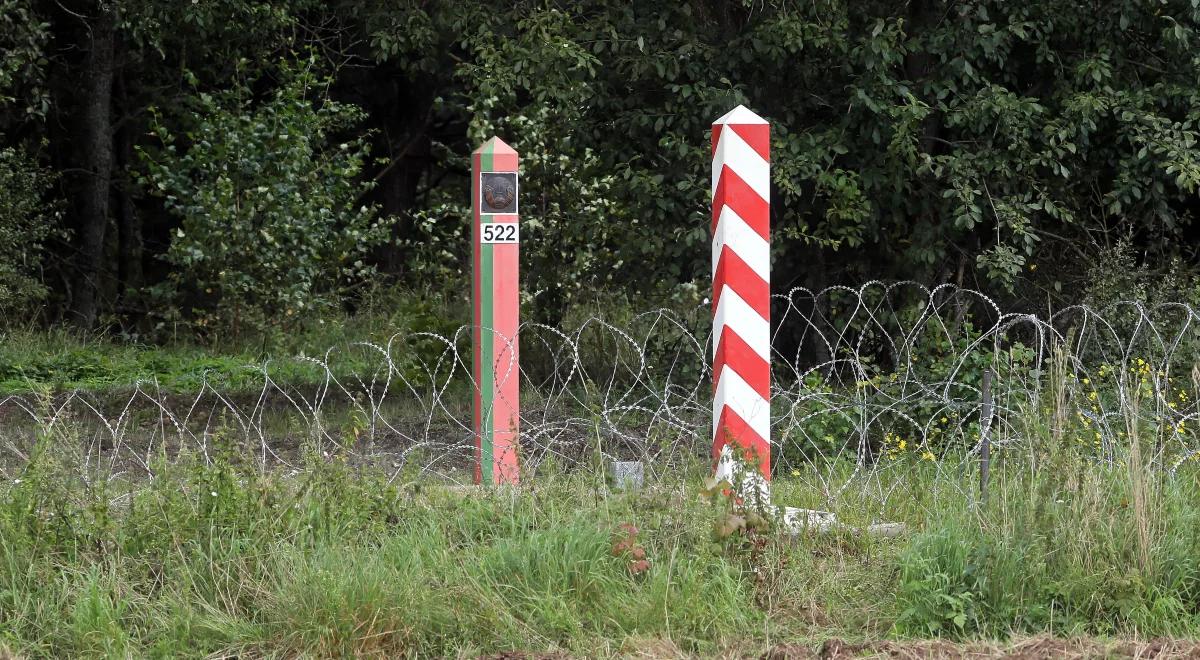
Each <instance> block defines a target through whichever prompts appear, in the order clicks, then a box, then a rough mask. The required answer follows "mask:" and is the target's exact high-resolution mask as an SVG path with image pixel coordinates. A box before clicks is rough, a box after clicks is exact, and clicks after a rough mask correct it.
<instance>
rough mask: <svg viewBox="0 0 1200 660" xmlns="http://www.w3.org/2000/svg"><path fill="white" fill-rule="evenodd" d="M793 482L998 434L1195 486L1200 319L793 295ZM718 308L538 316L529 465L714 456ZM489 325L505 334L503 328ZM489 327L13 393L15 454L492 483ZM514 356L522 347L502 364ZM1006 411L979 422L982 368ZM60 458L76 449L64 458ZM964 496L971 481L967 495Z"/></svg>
mask: <svg viewBox="0 0 1200 660" xmlns="http://www.w3.org/2000/svg"><path fill="white" fill-rule="evenodd" d="M772 308H773V318H774V322H773V327H772V333H773V339H772V345H773V348H772V351H773V361H772V362H773V376H774V377H773V386H772V443H773V448H774V455H773V464H774V470H775V476H776V479H777V480H779V479H795V480H798V481H800V482H801V483H803V484H804V485H805V486H806V487H808V488H811V489H813V491H814V492H818V493H820V494H821V495H822V497H824V498H825V499H826V500H827V501H830V502H832V501H834V500H836V499H837V498H838V497H839V496H840V495H841V494H843V493H845V492H846V491H847V489H849V488H851V487H852V486H856V487H860V488H869V489H875V490H876V491H877V494H880V495H881V496H882V498H881V499H882V500H886V497H887V495H888V492H889V489H897V488H901V487H902V485H903V483H904V482H903V480H902V479H899V478H897V477H898V475H904V474H910V473H912V472H914V471H920V470H923V471H933V472H934V473H936V474H938V475H941V476H945V477H950V476H953V477H955V478H956V479H957V480H958V481H960V482H961V481H962V475H963V473H964V470H966V469H967V468H969V465H970V461H972V460H974V458H973V457H974V456H975V455H976V454H977V452H978V449H979V442H980V438H981V435H982V433H981V432H982V430H983V429H984V428H985V427H986V428H987V429H988V431H989V435H990V438H991V442H992V447H993V451H994V452H998V453H999V455H1000V456H1001V457H1002V456H1003V455H1004V452H1006V451H1011V450H1015V449H1019V448H1033V447H1037V448H1041V449H1043V450H1045V449H1058V450H1067V451H1072V452H1079V453H1082V454H1084V455H1086V456H1088V457H1090V458H1092V459H1094V460H1095V461H1097V462H1098V463H1101V464H1112V463H1113V462H1115V461H1118V460H1120V458H1121V457H1122V456H1123V453H1122V452H1123V449H1124V448H1125V447H1127V446H1128V445H1129V444H1130V443H1131V442H1133V441H1135V440H1136V441H1137V442H1140V443H1141V444H1142V447H1143V448H1144V449H1143V450H1144V451H1148V452H1149V454H1150V456H1151V460H1152V462H1153V463H1154V464H1155V465H1157V466H1159V467H1161V468H1162V469H1164V470H1166V471H1168V472H1174V471H1176V470H1178V469H1179V468H1180V467H1181V466H1183V465H1185V464H1187V462H1188V461H1198V460H1200V435H1198V434H1197V428H1198V427H1200V407H1198V403H1197V400H1198V399H1200V312H1198V310H1197V309H1196V308H1195V307H1192V306H1190V305H1188V304H1185V303H1168V304H1162V305H1155V306H1148V305H1145V304H1142V303H1138V302H1123V303H1115V304H1111V305H1107V306H1106V307H1105V308H1103V309H1094V308H1091V307H1087V306H1084V305H1075V306H1071V307H1067V308H1063V309H1058V310H1050V311H1048V312H1046V313H1044V314H1041V315H1039V314H1034V313H1027V312H1005V311H1003V310H1002V309H1001V308H1000V306H999V305H998V304H997V303H996V302H995V301H993V300H992V299H991V298H989V297H988V296H986V295H984V294H983V293H980V292H978V291H974V290H971V289H965V288H960V287H956V286H952V285H942V286H938V287H935V288H927V287H924V286H922V285H920V284H918V283H915V282H880V281H872V282H868V283H866V284H864V285H862V286H860V287H858V288H850V287H842V286H838V287H830V288H828V289H824V290H821V291H810V290H808V289H803V288H796V289H793V290H791V291H789V292H788V293H786V294H778V295H774V296H773V297H772ZM711 325H712V324H711V312H710V310H709V308H708V306H707V305H703V306H700V307H696V308H693V309H686V310H682V311H680V310H670V309H654V310H648V311H644V312H641V313H637V314H631V315H625V316H624V317H623V318H622V320H621V321H620V322H616V321H613V320H606V319H604V318H599V317H593V318H587V319H586V320H583V321H582V322H579V323H576V324H574V325H573V326H571V327H552V326H549V325H545V324H540V323H533V322H526V323H524V324H522V326H521V332H520V358H519V364H518V361H516V360H514V359H511V357H509V358H505V360H506V361H505V363H503V364H497V365H495V373H496V374H497V376H496V377H497V380H503V379H504V378H509V377H514V376H515V375H516V373H517V371H518V370H519V372H520V378H521V399H522V400H521V416H520V444H521V462H522V469H523V470H525V471H526V472H527V473H529V474H536V473H538V472H545V471H552V470H559V469H575V468H578V467H579V466H581V465H582V466H591V467H592V468H595V467H601V466H603V464H605V463H606V462H608V461H611V460H617V459H620V460H640V461H643V462H644V464H645V466H646V470H647V471H648V472H649V473H651V474H656V473H657V474H665V473H666V472H668V471H671V470H679V469H682V468H684V467H686V466H689V465H696V464H700V465H705V464H707V463H708V461H709V460H710V451H711V439H712V384H711V383H712V373H711V352H712V346H711ZM487 331H488V329H486V328H485V329H484V332H485V334H486V332H487ZM471 334H472V328H471V327H461V328H459V329H457V330H456V331H455V332H453V333H451V334H447V335H443V334H437V333H430V332H412V333H401V334H397V335H395V336H392V337H391V338H390V339H389V340H388V341H387V342H384V343H372V342H359V343H348V344H345V345H340V346H338V347H334V348H331V349H329V350H328V351H326V352H325V353H323V354H322V355H320V356H319V357H297V358H294V360H295V361H297V362H298V363H300V364H303V365H306V366H307V367H308V368H310V369H311V371H312V373H313V375H314V378H313V379H311V381H309V382H305V383H296V382H292V381H291V380H287V381H281V380H278V379H277V378H276V376H275V374H276V373H278V372H279V369H278V367H279V364H278V363H277V362H275V363H272V362H268V363H265V364H262V365H257V367H255V368H256V369H257V373H258V376H256V379H255V380H256V382H257V383H258V385H257V386H256V387H252V388H239V389H237V390H225V391H223V390H222V388H221V387H220V386H218V385H215V384H213V383H212V382H210V381H207V380H206V381H204V382H203V383H202V384H201V385H200V386H199V387H198V388H196V390H195V391H191V392H169V391H166V390H164V389H163V388H162V387H160V386H159V385H158V384H157V383H155V382H153V381H142V382H138V383H135V384H134V385H133V386H132V387H131V388H128V389H126V390H123V391H119V392H112V391H110V392H101V393H94V392H85V391H73V392H66V393H62V394H58V395H54V396H38V395H32V394H29V395H13V396H8V397H6V398H4V399H2V400H0V452H2V453H3V464H2V465H3V469H4V471H5V473H6V476H8V477H9V478H14V477H13V475H14V474H16V473H17V472H18V471H19V470H20V469H21V467H22V466H23V465H24V464H25V462H27V461H28V460H29V459H30V457H31V455H33V453H34V452H36V451H37V448H38V445H39V443H46V442H48V439H51V438H56V439H57V440H58V442H57V444H56V445H55V446H56V447H58V448H61V447H74V448H75V450H76V451H77V452H78V456H76V457H75V459H76V460H78V461H79V462H80V465H81V467H82V468H83V470H81V473H82V474H85V475H90V477H89V478H98V479H99V478H112V477H113V476H118V475H125V476H136V477H145V478H153V477H154V475H155V474H156V471H157V470H159V469H160V468H159V466H160V465H161V463H162V462H163V461H164V460H165V461H168V462H169V461H170V460H172V459H174V458H176V457H179V456H181V455H191V456H195V457H198V458H199V459H200V460H205V461H210V460H213V459H214V454H215V452H216V451H217V448H218V447H223V448H224V449H223V451H230V450H232V451H234V452H235V454H236V455H238V456H240V457H242V458H244V459H245V460H253V461H256V462H257V463H258V464H259V465H260V466H261V468H262V469H264V470H265V469H281V470H285V471H299V470H301V469H303V466H304V465H305V461H306V460H329V459H331V457H337V456H340V457H343V458H346V457H349V458H348V460H353V461H356V462H359V463H361V464H363V465H373V466H377V467H381V468H384V469H386V470H389V471H390V473H391V474H392V478H393V479H410V478H415V477H416V476H419V475H425V476H429V475H436V476H437V477H439V478H443V479H446V480H449V481H459V482H464V483H465V482H469V481H470V479H471V475H472V472H473V468H472V465H473V463H472V461H473V457H474V451H475V450H474V436H473V433H472V425H471V420H472V411H471V393H472V389H473V387H474V382H473V379H472V368H471V350H470V340H471ZM501 353H502V354H507V355H509V356H511V355H512V351H507V353H506V352H504V351H501ZM985 370H987V371H991V372H992V373H993V374H994V385H993V391H994V399H995V405H994V415H993V416H992V417H991V418H990V419H987V420H981V419H980V410H981V382H982V378H983V373H984V372H985ZM56 451H61V449H56ZM963 493H964V496H966V494H967V486H966V485H964V486H963Z"/></svg>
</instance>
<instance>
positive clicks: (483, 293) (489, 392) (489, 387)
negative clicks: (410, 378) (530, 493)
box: [479, 144, 496, 484]
mask: <svg viewBox="0 0 1200 660" xmlns="http://www.w3.org/2000/svg"><path fill="white" fill-rule="evenodd" d="M494 164H495V158H494V157H493V153H492V145H490V144H489V145H488V146H487V147H485V148H484V151H483V153H482V154H480V155H479V167H480V170H482V171H483V172H490V171H491V170H492V168H493V166H494ZM491 221H492V216H491V215H484V214H483V213H480V214H479V222H480V223H481V224H482V223H490V222H491ZM479 249H480V250H481V252H480V255H479V270H480V273H479V296H480V300H479V316H480V319H479V322H480V325H482V326H483V328H484V330H481V331H480V333H479V336H480V344H481V346H480V347H479V360H480V365H479V380H480V384H479V385H480V406H482V408H483V410H481V411H480V415H479V418H480V426H482V427H483V428H482V431H481V435H482V440H481V442H480V445H481V446H482V451H481V452H480V453H481V454H482V456H481V457H480V462H481V463H482V466H481V467H482V471H483V482H484V483H487V484H490V483H492V482H493V479H495V469H496V466H495V460H496V457H495V441H496V433H495V425H494V424H493V423H492V420H493V419H495V410H494V408H495V403H496V401H495V393H496V375H495V373H494V372H495V365H496V357H495V355H493V350H492V348H493V346H495V343H496V340H495V310H494V309H493V302H494V301H493V300H492V296H493V293H494V291H493V279H492V275H493V273H492V267H493V266H492V244H491V243H481V244H480V246H479Z"/></svg>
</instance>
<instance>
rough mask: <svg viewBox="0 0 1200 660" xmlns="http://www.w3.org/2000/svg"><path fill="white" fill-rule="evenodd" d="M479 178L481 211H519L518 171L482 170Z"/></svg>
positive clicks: (513, 212)
mask: <svg viewBox="0 0 1200 660" xmlns="http://www.w3.org/2000/svg"><path fill="white" fill-rule="evenodd" d="M479 178H480V181H479V211H480V213H512V214H515V213H516V212H517V173H516V172H481V173H480V175H479Z"/></svg>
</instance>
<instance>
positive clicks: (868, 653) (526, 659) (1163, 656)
mask: <svg viewBox="0 0 1200 660" xmlns="http://www.w3.org/2000/svg"><path fill="white" fill-rule="evenodd" d="M617 655H618V656H619V657H626V658H639V659H645V660H666V659H667V658H688V657H691V656H689V655H688V654H687V653H684V652H683V651H681V650H680V649H679V648H678V647H677V646H675V645H674V644H672V643H671V642H668V641H662V640H659V641H652V640H646V642H645V643H644V644H639V645H637V648H625V649H620V650H619V651H618V652H617ZM573 657H575V656H572V655H570V654H566V653H522V652H514V653H500V654H494V655H485V656H482V658H483V660H569V659H570V658H573ZM714 657H716V658H719V659H720V660H734V659H737V660H743V659H745V660H748V659H751V658H757V659H759V660H850V659H852V658H853V659H866V658H876V659H884V658H889V659H890V658H896V659H901V660H939V659H941V658H947V659H952V660H959V659H967V658H970V659H972V660H975V659H980V660H982V659H989V660H990V659H994V658H1005V659H1010V660H1059V659H1064V660H1084V659H1087V660H1091V659H1092V658H1106V659H1107V658H1113V659H1117V658H1132V659H1136V660H1168V659H1173V658H1193V659H1196V660H1200V640H1177V639H1153V640H1148V641H1137V642H1134V641H1101V640H1094V639H1059V638H1053V637H1034V638H1030V639H1024V640H1019V641H1013V642H1009V643H1007V644H996V643H982V642H969V643H955V642H947V641H942V640H916V641H887V642H847V641H844V640H841V639H830V640H826V641H825V642H824V643H823V644H817V645H808V644H780V645H776V646H773V647H771V648H770V649H768V650H767V651H766V652H765V653H759V652H753V653H745V652H741V651H737V650H728V651H726V652H723V653H718V654H717V655H715V656H714Z"/></svg>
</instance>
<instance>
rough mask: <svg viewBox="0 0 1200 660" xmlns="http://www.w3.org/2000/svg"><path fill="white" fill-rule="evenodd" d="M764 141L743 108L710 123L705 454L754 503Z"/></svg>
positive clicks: (763, 310) (765, 276)
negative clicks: (709, 426)
mask: <svg viewBox="0 0 1200 660" xmlns="http://www.w3.org/2000/svg"><path fill="white" fill-rule="evenodd" d="M770 145H771V128H770V125H769V124H768V123H767V121H766V120H765V119H763V118H762V117H759V116H758V115H756V114H754V113H753V112H751V111H750V110H749V109H748V108H746V107H745V106H740V105H739V106H738V107H736V108H734V109H733V110H731V111H730V112H729V113H727V114H726V115H725V116H723V117H721V118H720V119H718V120H717V121H716V122H714V123H713V127H712V232H713V242H712V277H713V296H712V300H713V459H714V460H715V462H716V477H717V478H718V479H725V480H728V481H729V482H730V483H733V484H737V485H738V493H737V495H738V496H739V497H741V498H742V499H743V500H747V501H748V502H749V503H755V504H759V505H762V506H766V505H768V504H769V503H770V479H771V284H770V282H771V251H770V238H771V213H770V204H771V146H770ZM746 466H752V467H753V468H754V469H745V467H746ZM754 500H757V502H754Z"/></svg>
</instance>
